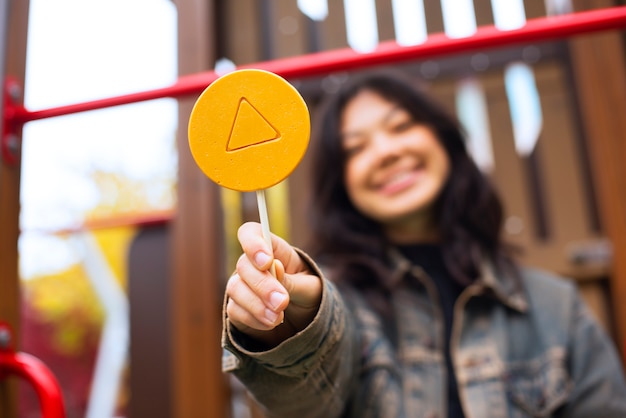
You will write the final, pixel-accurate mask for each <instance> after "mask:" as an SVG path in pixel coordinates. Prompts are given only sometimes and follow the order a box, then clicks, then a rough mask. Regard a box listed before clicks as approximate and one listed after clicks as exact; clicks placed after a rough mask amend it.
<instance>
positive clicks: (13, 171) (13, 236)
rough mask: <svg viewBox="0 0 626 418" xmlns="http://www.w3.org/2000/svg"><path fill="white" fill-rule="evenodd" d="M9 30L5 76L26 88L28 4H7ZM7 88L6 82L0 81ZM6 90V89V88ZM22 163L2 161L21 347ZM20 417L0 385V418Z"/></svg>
mask: <svg viewBox="0 0 626 418" xmlns="http://www.w3.org/2000/svg"><path fill="white" fill-rule="evenodd" d="M7 1H8V0H5V5H6V4H8V8H5V10H7V11H8V17H9V19H8V27H4V28H0V30H2V31H3V32H4V34H5V35H6V39H5V40H6V45H5V49H4V51H5V52H6V57H5V72H4V74H5V75H6V76H10V77H13V78H15V79H16V80H17V82H18V83H19V84H20V85H22V86H23V84H24V73H25V70H26V34H27V29H28V9H29V1H28V0H22V1H8V3H6V2H7ZM0 82H2V84H3V85H4V82H5V80H0ZM3 90H4V89H3ZM19 202H20V163H19V158H18V162H17V164H15V165H11V164H7V162H6V161H4V160H2V159H0V320H2V321H5V322H8V323H9V324H10V325H11V327H12V328H13V329H14V331H15V335H14V340H15V343H16V346H17V345H19V322H20V316H19V312H20V292H19V276H18V264H17V260H18V256H17V253H18V252H17V240H18V237H19V211H20V205H19ZM16 416H17V406H16V394H15V388H14V386H13V385H11V384H7V383H6V380H5V381H3V382H0V417H1V418H12V417H16Z"/></svg>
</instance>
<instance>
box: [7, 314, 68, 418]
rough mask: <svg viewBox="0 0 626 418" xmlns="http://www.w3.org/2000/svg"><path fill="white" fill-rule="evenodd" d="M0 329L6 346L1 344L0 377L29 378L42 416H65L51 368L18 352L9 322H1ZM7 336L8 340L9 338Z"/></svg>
mask: <svg viewBox="0 0 626 418" xmlns="http://www.w3.org/2000/svg"><path fill="white" fill-rule="evenodd" d="M0 331H1V332H2V335H3V341H4V344H6V346H2V345H0V379H4V378H6V377H9V376H10V375H16V376H18V377H21V378H23V379H25V380H27V381H28V382H29V383H30V384H31V385H32V386H33V388H34V389H35V391H36V392H37V397H38V398H39V404H40V407H41V417H42V418H65V416H66V415H65V405H64V403H63V394H62V392H61V389H60V387H59V383H58V382H57V380H56V378H55V377H54V375H53V374H52V372H50V369H48V368H47V367H46V365H45V364H43V363H42V362H41V360H39V359H38V358H36V357H34V356H32V355H30V354H26V353H16V352H15V351H13V346H12V344H10V337H11V335H12V333H11V332H10V328H9V326H8V324H6V323H3V322H0ZM7 337H9V338H8V340H7Z"/></svg>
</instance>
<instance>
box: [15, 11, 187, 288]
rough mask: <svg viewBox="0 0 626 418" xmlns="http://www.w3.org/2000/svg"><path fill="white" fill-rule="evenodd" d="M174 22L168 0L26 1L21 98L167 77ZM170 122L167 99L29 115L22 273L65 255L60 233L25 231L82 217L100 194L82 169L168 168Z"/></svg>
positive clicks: (40, 105) (62, 100) (54, 99)
mask: <svg viewBox="0 0 626 418" xmlns="http://www.w3.org/2000/svg"><path fill="white" fill-rule="evenodd" d="M176 21H177V18H176V10H175V7H174V6H173V4H172V2H171V1H169V0H31V2H30V21H29V34H28V47H27V48H28V49H27V67H26V81H25V96H24V102H25V106H26V107H27V109H29V110H39V109H45V108H50V107H55V106H60V105H66V104H73V103H79V102H84V101H88V100H93V99H99V98H105V97H112V96H116V95H120V94H126V93H133V92H137V91H143V90H148V89H152V88H158V87H164V86H167V85H170V84H172V83H173V82H174V81H175V80H176V77H177V74H176V68H177V50H176V43H177V34H176V33H177V29H176ZM176 124H177V111H176V102H175V100H173V99H161V100H155V101H150V102H144V103H138V104H133V105H126V106H122V107H117V108H110V109H103V110H98V111H92V112H87V113H79V114H76V115H70V116H63V117H57V118H51V119H45V120H41V121H35V122H29V123H27V124H26V125H25V127H24V137H23V138H24V141H23V160H22V189H21V204H22V212H21V219H20V224H21V228H22V230H23V231H24V233H23V235H22V237H21V238H20V268H21V273H22V277H24V278H28V277H30V276H32V275H33V274H36V273H38V272H43V271H50V270H56V269H60V268H64V267H65V266H66V265H67V264H68V262H70V261H72V260H71V259H72V254H73V251H72V250H71V248H68V247H67V245H68V244H67V242H66V241H65V240H62V239H60V238H56V237H53V236H45V235H42V234H39V233H35V232H33V231H35V230H41V229H46V230H48V229H60V228H67V227H71V226H75V225H78V224H80V223H81V221H82V219H83V216H84V213H85V212H86V211H88V210H89V209H91V208H93V207H94V206H95V205H96V204H97V203H98V199H99V196H98V195H97V190H96V188H95V185H94V184H93V182H92V181H91V179H90V178H89V173H90V172H91V171H93V170H94V169H100V170H103V171H114V172H117V173H120V174H121V175H124V176H127V177H129V178H132V179H138V180H141V179H150V178H155V177H157V176H160V177H162V176H163V175H166V176H175V173H176V169H175V164H176V157H175V155H172V153H173V141H174V134H175V130H176ZM172 178H173V177H172Z"/></svg>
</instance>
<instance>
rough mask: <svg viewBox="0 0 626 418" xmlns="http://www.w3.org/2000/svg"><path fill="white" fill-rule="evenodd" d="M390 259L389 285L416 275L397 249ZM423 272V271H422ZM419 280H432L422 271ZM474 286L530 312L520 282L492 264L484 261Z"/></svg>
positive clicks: (506, 303)
mask: <svg viewBox="0 0 626 418" xmlns="http://www.w3.org/2000/svg"><path fill="white" fill-rule="evenodd" d="M389 258H390V260H391V264H392V275H391V277H390V280H389V283H388V285H389V286H390V287H391V288H394V287H396V286H397V285H398V284H399V283H400V282H401V281H402V279H403V278H404V277H405V276H406V275H407V274H412V275H415V273H414V271H415V269H414V267H415V266H413V264H412V263H411V261H409V260H408V259H407V258H406V257H405V256H404V255H402V253H400V251H398V250H397V249H396V248H390V249H389ZM420 270H421V269H420ZM421 272H422V274H420V276H424V277H419V279H423V280H432V279H431V278H430V277H428V275H427V274H426V273H425V272H423V270H421ZM472 286H480V287H482V288H483V290H484V291H485V293H489V294H492V295H493V296H494V297H495V299H496V300H498V301H499V302H501V303H502V304H504V305H506V306H508V307H509V308H511V309H514V310H516V311H519V312H526V311H527V310H528V300H527V298H526V294H525V292H524V289H523V287H522V284H521V283H519V280H516V279H515V278H513V277H511V276H510V275H507V274H498V273H497V272H496V270H495V268H494V266H493V264H492V263H491V262H489V261H488V260H484V261H483V263H482V266H481V275H480V277H479V278H478V280H476V282H475V283H474V284H473V285H472Z"/></svg>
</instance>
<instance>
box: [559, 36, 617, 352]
mask: <svg viewBox="0 0 626 418" xmlns="http://www.w3.org/2000/svg"><path fill="white" fill-rule="evenodd" d="M571 57H572V64H573V72H574V78H575V80H574V81H575V84H576V87H577V90H578V92H579V97H580V99H581V103H580V106H581V108H582V115H583V126H584V130H585V133H586V136H587V140H588V149H589V153H590V159H591V165H592V171H593V178H594V182H595V189H596V192H597V199H598V207H599V211H600V215H601V222H602V226H603V229H604V234H605V235H606V237H607V238H608V239H609V240H610V242H611V243H612V247H613V261H612V266H611V282H610V290H611V298H612V301H613V309H614V317H615V326H616V337H617V341H618V345H619V346H620V348H622V349H623V345H624V341H626V303H624V301H625V300H626V215H625V214H626V165H624V161H626V144H625V142H624V132H626V119H625V118H624V117H623V115H625V114H626V95H625V94H624V92H625V91H626V78H625V77H624V74H626V65H625V63H624V46H623V44H622V41H621V37H620V34H619V33H606V34H600V35H594V36H588V37H584V38H579V39H574V40H573V41H572V42H571Z"/></svg>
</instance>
